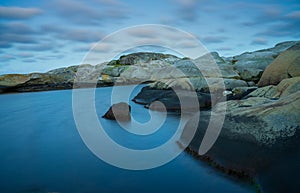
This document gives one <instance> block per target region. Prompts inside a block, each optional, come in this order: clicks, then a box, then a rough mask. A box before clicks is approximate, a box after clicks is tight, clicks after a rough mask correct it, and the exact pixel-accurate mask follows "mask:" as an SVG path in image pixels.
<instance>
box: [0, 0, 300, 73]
mask: <svg viewBox="0 0 300 193" xmlns="http://www.w3.org/2000/svg"><path fill="white" fill-rule="evenodd" d="M142 24H163V25H168V26H171V27H175V28H178V29H180V30H184V31H186V32H189V33H191V34H193V35H194V36H195V37H197V38H198V39H199V41H200V42H201V43H202V44H203V45H204V46H205V47H206V48H207V49H208V50H209V51H218V52H219V53H220V55H223V56H231V55H236V54H240V53H242V52H245V51H252V50H257V49H262V48H267V47H272V46H274V45H275V44H276V43H278V42H282V41H288V40H299V39H300V2H299V0H285V1H282V0H280V1H279V0H251V1H250V0H249V1H235V0H227V1H223V0H198V1H196V0H151V1H141V0H127V1H125V0H51V1H37V0H26V1H24V0H9V1H8V0H0V47H1V49H0V74H6V73H27V72H33V71H39V72H45V71H48V70H50V69H53V68H58V67H63V66H70V65H75V64H79V63H81V61H82V59H83V57H84V56H85V54H86V53H87V52H88V50H89V49H90V48H91V47H92V46H93V45H95V43H96V42H98V41H99V40H101V39H102V38H104V37H106V36H107V35H109V34H111V33H113V32H115V31H117V30H120V29H122V28H128V27H131V26H136V25H142ZM150 33H151V32H149V31H147V30H140V31H138V32H136V31H135V32H134V33H131V35H132V36H148V37H150V38H151V37H152V38H156V39H157V38H159V37H153V36H149V34H150ZM120 41H121V40H120ZM174 41H176V39H174ZM114 44H118V42H114ZM108 50H109V45H107V48H106V47H103V48H102V50H98V51H102V52H103V53H105V52H107V51H108Z"/></svg>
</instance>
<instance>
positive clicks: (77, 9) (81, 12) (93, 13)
mask: <svg viewBox="0 0 300 193" xmlns="http://www.w3.org/2000/svg"><path fill="white" fill-rule="evenodd" d="M50 6H51V7H52V8H53V11H54V12H55V14H58V15H59V16H60V19H64V20H66V21H68V22H70V21H71V22H72V23H76V24H85V25H95V24H102V23H103V21H111V20H115V21H118V22H119V21H120V20H123V19H126V18H128V9H126V8H125V7H124V6H123V5H122V4H121V3H118V1H112V2H109V1H108V0H93V1H89V2H85V3H84V2H80V1H76V0H55V1H53V2H51V3H50Z"/></svg>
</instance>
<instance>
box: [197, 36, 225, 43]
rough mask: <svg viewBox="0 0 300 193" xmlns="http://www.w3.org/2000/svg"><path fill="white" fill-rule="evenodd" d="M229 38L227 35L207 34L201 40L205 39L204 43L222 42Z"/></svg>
mask: <svg viewBox="0 0 300 193" xmlns="http://www.w3.org/2000/svg"><path fill="white" fill-rule="evenodd" d="M227 39H228V38H227V37H225V36H206V37H203V38H200V40H201V41H203V42H204V43H208V44H209V43H222V42H224V41H225V40H227Z"/></svg>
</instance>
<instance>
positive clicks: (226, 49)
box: [217, 47, 232, 51]
mask: <svg viewBox="0 0 300 193" xmlns="http://www.w3.org/2000/svg"><path fill="white" fill-rule="evenodd" d="M231 50H232V48H231V47H220V48H218V49H217V51H231Z"/></svg>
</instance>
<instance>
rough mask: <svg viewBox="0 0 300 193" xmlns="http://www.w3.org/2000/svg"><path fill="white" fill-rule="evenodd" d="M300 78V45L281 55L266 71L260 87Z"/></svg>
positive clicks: (259, 83)
mask: <svg viewBox="0 0 300 193" xmlns="http://www.w3.org/2000/svg"><path fill="white" fill-rule="evenodd" d="M296 76H300V43H297V44H295V45H294V46H292V47H290V48H289V49H287V50H286V51H285V52H283V53H281V54H280V55H279V56H278V57H277V58H276V59H275V61H274V62H272V63H271V64H270V65H269V66H268V67H267V68H266V70H265V71H264V73H263V75H262V77H261V79H260V81H259V82H258V86H260V87H262V86H267V85H277V84H278V83H280V81H281V80H283V79H286V78H292V77H296Z"/></svg>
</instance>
